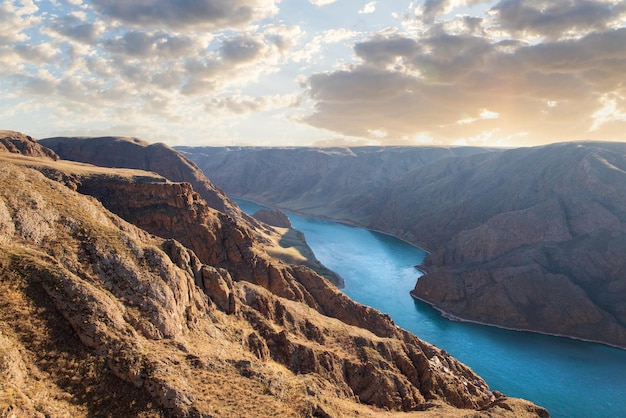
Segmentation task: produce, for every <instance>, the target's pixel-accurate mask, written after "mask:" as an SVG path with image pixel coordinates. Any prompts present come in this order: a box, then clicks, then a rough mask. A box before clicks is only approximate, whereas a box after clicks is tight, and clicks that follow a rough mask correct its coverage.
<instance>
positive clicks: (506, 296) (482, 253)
mask: <svg viewBox="0 0 626 418" xmlns="http://www.w3.org/2000/svg"><path fill="white" fill-rule="evenodd" d="M479 151H480V152H479ZM185 152H187V155H188V156H189V157H190V158H192V159H195V160H196V161H198V163H199V164H200V166H201V167H202V168H203V169H204V170H205V171H206V172H207V174H208V175H213V174H216V175H217V177H215V181H216V182H217V184H219V185H220V186H221V187H224V189H225V190H226V191H227V192H232V193H235V194H236V195H238V196H241V197H244V198H252V199H254V200H257V201H260V202H263V203H265V204H268V205H274V206H276V205H277V206H283V207H285V208H289V209H294V210H300V211H304V212H307V213H310V214H314V215H318V216H331V217H336V218H339V219H342V220H348V221H352V222H355V223H358V224H361V225H364V226H366V227H370V228H373V229H378V230H383V231H386V232H390V233H392V234H394V235H396V236H399V237H401V238H403V239H405V240H408V241H409V242H412V243H414V244H416V245H419V246H421V247H423V248H426V249H428V250H429V251H431V254H430V256H429V257H428V258H427V259H426V262H425V265H424V266H423V267H424V269H425V270H426V272H427V274H426V275H425V276H424V277H422V278H421V279H420V280H419V282H418V284H417V286H416V288H415V290H414V291H413V295H414V296H416V297H418V298H420V299H422V300H425V301H427V302H429V303H431V304H433V305H434V306H436V307H438V308H439V309H441V310H444V311H446V312H448V313H450V314H452V315H454V316H456V317H458V318H463V319H468V320H473V321H478V322H483V323H488V324H493V325H498V326H504V327H509V328H519V329H527V330H534V331H541V332H546V333H551V334H560V335H568V336H573V337H577V338H583V339H589V340H594V341H600V342H604V343H608V344H612V345H616V346H620V347H626V316H625V315H624V308H623V306H624V304H623V301H624V300H626V290H625V289H626V284H625V283H626V281H625V280H626V279H625V277H626V274H625V273H626V264H624V263H625V261H624V258H623V257H622V256H621V255H620V254H623V253H624V252H625V251H626V233H625V232H626V229H625V226H624V225H625V221H626V218H625V217H624V214H625V213H626V200H625V198H624V196H626V193H625V192H626V190H624V185H626V181H625V180H626V178H625V174H624V173H625V172H626V162H625V157H624V155H626V145H624V144H621V143H584V142H581V143H564V144H555V145H551V146H545V147H536V148H522V149H516V150H506V151H489V150H484V149H479V150H475V151H474V152H471V151H468V150H466V149H461V150H455V151H454V152H452V151H450V150H447V149H438V150H437V149H432V148H426V149H422V148H413V149H408V150H407V149H406V148H397V149H396V148H392V149H378V150H373V149H357V150H355V151H353V152H351V151H350V150H332V151H328V150H313V149H311V150H302V149H297V150H285V149H281V150H275V151H272V150H268V149H256V150H254V149H253V150H250V149H241V150H239V149H232V148H227V149H218V150H214V149H210V148H200V149H196V150H192V149H186V150H185ZM421 154H424V155H423V156H422V157H419V156H420V155H421ZM303 156H307V157H306V158H309V157H311V156H313V157H312V159H311V162H309V163H308V165H307V163H305V162H302V161H300V159H301V158H305V157H303ZM261 157H262V158H261ZM329 161H332V162H329ZM411 161H414V162H413V163H411ZM312 165H314V166H315V168H314V167H311V166H312ZM339 165H342V166H343V168H342V169H341V170H340V171H338V170H339V169H338V168H337V166H339ZM295 166H297V170H296V169H295ZM225 167H228V168H225ZM214 170H215V171H214ZM222 170H230V171H229V172H228V178H221V177H219V175H218V173H217V171H222ZM339 172H341V173H342V174H341V177H339V176H338V175H337V173H339ZM291 178H294V180H293V181H294V182H295V183H294V187H292V188H291V187H289V184H290V183H289V179H291ZM336 178H341V179H342V180H340V181H334V179H336ZM270 179H279V180H280V179H282V180H284V183H283V182H281V181H278V182H275V181H271V180H270ZM306 179H308V181H309V183H310V184H309V183H307V182H306V181H305V180H306ZM284 184H287V187H283V186H284Z"/></svg>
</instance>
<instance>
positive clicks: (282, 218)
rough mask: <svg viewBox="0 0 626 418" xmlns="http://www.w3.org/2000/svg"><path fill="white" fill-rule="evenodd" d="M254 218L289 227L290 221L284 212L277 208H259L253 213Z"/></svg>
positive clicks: (269, 223) (281, 226)
mask: <svg viewBox="0 0 626 418" xmlns="http://www.w3.org/2000/svg"><path fill="white" fill-rule="evenodd" d="M252 216H254V217H255V218H256V219H258V220H259V221H261V222H264V223H266V224H268V225H272V226H277V227H279V228H291V221H290V220H289V218H288V217H287V215H285V213H284V212H282V211H280V210H277V209H261V210H258V211H256V212H255V213H254V215H252Z"/></svg>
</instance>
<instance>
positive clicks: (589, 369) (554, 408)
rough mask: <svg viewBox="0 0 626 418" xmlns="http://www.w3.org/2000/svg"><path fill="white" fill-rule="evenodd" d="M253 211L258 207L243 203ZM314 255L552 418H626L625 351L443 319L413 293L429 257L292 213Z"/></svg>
mask: <svg viewBox="0 0 626 418" xmlns="http://www.w3.org/2000/svg"><path fill="white" fill-rule="evenodd" d="M237 203H238V204H239V205H240V206H241V208H242V209H243V210H244V211H246V212H248V213H252V212H254V211H256V210H257V209H258V208H259V206H258V205H255V204H254V203H251V202H246V201H241V200H238V201H237ZM287 214H288V215H289V218H290V219H291V222H292V223H293V226H294V228H296V229H299V230H300V231H302V232H304V234H305V236H306V239H307V242H308V243H309V245H310V246H311V248H312V249H313V251H314V252H315V255H316V256H317V258H318V259H319V260H320V261H321V262H322V263H324V264H325V265H326V266H327V267H328V268H330V269H332V270H334V271H335V272H337V273H338V274H340V275H341V276H342V277H343V279H344V280H345V283H346V286H345V288H344V289H343V291H344V292H345V293H346V294H347V295H348V296H350V297H351V298H352V299H354V300H356V301H358V302H361V303H363V304H366V305H369V306H372V307H374V308H376V309H378V310H380V311H382V312H386V313H388V314H389V315H390V316H391V317H392V318H393V320H394V321H395V322H396V324H398V325H399V326H401V327H403V328H405V329H407V330H409V331H411V332H412V333H414V334H415V335H417V336H418V337H420V338H421V339H423V340H425V341H428V342H430V343H432V344H435V345H436V346H438V347H440V348H442V349H444V350H446V351H447V352H449V353H450V354H452V355H453V356H454V357H456V358H457V359H459V360H461V361H462V362H463V363H465V364H467V365H468V366H470V367H471V368H472V369H473V370H474V371H475V372H477V373H478V374H479V375H480V376H482V377H483V378H484V379H485V380H486V381H487V383H488V384H489V386H490V387H491V388H492V389H496V390H499V391H501V392H503V393H505V394H507V395H508V396H513V397H519V398H524V399H528V400H531V401H533V402H535V403H536V404H538V405H542V406H544V407H545V408H547V409H548V410H549V411H550V414H551V415H552V416H553V417H585V418H587V417H607V418H609V417H610V418H613V417H626V351H625V350H619V349H616V348H611V347H606V346H603V345H600V344H593V343H587V342H582V341H576V340H572V339H568V338H559V337H552V336H546V335H539V334H533V333H528V332H518V331H508V330H502V329H498V328H494V327H486V326H482V325H477V324H469V323H462V322H453V321H449V320H447V319H444V318H442V317H441V316H440V315H439V313H438V312H437V311H436V310H434V309H432V308H431V307H430V306H428V305H427V304H425V303H422V302H419V301H416V300H414V299H413V298H412V297H411V296H410V295H409V291H410V290H411V289H412V288H413V286H414V285H415V281H416V280H417V278H418V277H419V272H418V271H417V270H415V268H414V267H413V266H414V265H416V264H419V263H420V262H421V261H422V260H423V258H424V256H425V253H424V252H423V251H422V250H421V249H419V248H416V247H413V246H411V245H409V244H407V243H405V242H403V241H400V240H398V239H396V238H393V237H390V236H388V235H384V234H380V233H377V232H372V231H368V230H366V229H362V228H356V227H351V226H348V225H344V224H340V223H337V222H333V221H328V220H321V219H316V218H306V217H302V216H297V215H294V214H292V213H287Z"/></svg>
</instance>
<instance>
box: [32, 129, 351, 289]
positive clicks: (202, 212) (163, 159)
mask: <svg viewBox="0 0 626 418" xmlns="http://www.w3.org/2000/svg"><path fill="white" fill-rule="evenodd" d="M39 144H41V145H42V146H45V147H50V148H52V149H54V150H55V151H56V152H58V153H59V155H60V156H61V157H62V158H64V159H66V160H72V161H78V162H83V163H89V164H94V165H98V166H103V167H120V168H132V169H139V170H147V171H151V172H155V173H157V174H160V175H161V176H163V177H165V178H166V179H168V180H170V181H173V182H184V183H188V184H189V185H188V186H181V187H187V192H188V191H189V187H191V188H193V191H194V192H197V194H198V195H199V196H196V197H194V199H195V200H196V201H198V202H199V203H197V204H196V207H195V209H194V210H193V211H192V212H193V213H189V216H190V218H189V219H186V220H185V222H183V223H181V222H178V225H179V227H178V229H177V231H173V235H172V236H173V237H175V238H177V239H178V238H180V237H181V236H183V235H185V236H188V234H187V233H188V231H187V230H186V229H185V228H187V226H185V228H182V227H181V225H183V224H184V225H189V224H190V223H193V222H199V223H201V222H203V221H204V220H205V218H206V217H207V216H208V215H207V214H206V213H208V212H211V215H210V216H211V217H213V218H214V219H212V220H210V221H209V222H211V223H212V224H213V225H217V224H218V223H219V222H223V224H225V225H226V224H228V225H234V224H237V225H238V228H239V230H240V233H241V234H243V235H244V236H255V237H256V238H257V239H258V240H260V241H262V242H268V243H271V247H272V248H271V250H270V252H271V253H272V255H273V256H275V257H278V258H282V259H283V260H284V261H289V262H291V263H293V264H302V265H305V266H308V267H311V268H313V269H314V270H315V271H317V272H318V273H320V274H322V275H323V276H324V277H325V278H327V279H328V280H330V281H331V282H332V283H334V284H336V285H338V286H340V287H341V286H343V280H342V279H341V277H339V276H337V275H336V274H335V273H333V272H332V271H330V270H329V269H327V268H326V267H325V266H324V265H322V264H321V263H320V262H319V261H318V260H317V259H316V258H315V256H314V255H313V252H312V251H311V249H310V248H309V247H308V245H307V244H306V241H305V240H304V236H303V235H302V234H300V233H298V232H297V231H293V230H291V229H288V230H279V229H277V228H272V227H270V226H268V225H264V224H260V223H259V222H257V221H256V220H255V218H253V217H250V216H248V215H246V214H244V213H243V212H242V211H241V210H240V209H239V207H238V206H237V205H236V204H235V203H234V202H233V201H232V200H230V199H229V198H228V196H226V195H225V194H224V193H223V192H222V190H221V189H219V188H217V187H215V186H214V185H213V184H212V183H211V181H210V180H209V179H208V178H207V177H206V176H205V175H204V173H203V172H202V171H201V170H200V169H199V168H198V166H197V165H196V164H195V163H193V162H191V161H190V160H189V159H187V158H186V157H185V156H183V155H182V154H180V153H179V152H177V151H175V150H174V149H172V148H170V147H169V146H167V145H165V144H161V143H155V144H149V143H147V142H145V141H142V140H140V139H138V138H125V137H97V138H90V137H55V138H46V139H42V140H39ZM119 186H121V185H120V184H117V185H114V186H113V187H112V188H111V187H108V186H107V185H105V184H103V183H102V182H101V181H100V180H95V179H90V180H88V181H86V182H85V184H82V185H81V191H82V192H83V193H87V194H94V195H96V196H97V197H98V198H100V199H101V200H102V201H105V202H107V204H108V205H109V206H110V205H115V207H114V208H111V207H109V209H112V210H114V211H115V212H116V213H118V214H120V215H121V216H122V217H124V219H127V220H130V221H131V222H135V223H137V222H138V223H139V224H140V225H141V226H142V227H143V228H146V229H148V230H151V231H154V233H155V234H157V235H158V234H159V233H160V232H162V229H163V227H162V226H161V225H159V222H162V219H161V220H156V219H155V218H154V216H152V215H150V219H148V220H146V219H142V215H141V212H142V211H144V208H148V207H150V208H151V210H152V209H155V208H154V207H152V206H151V202H150V199H151V197H150V196H148V197H147V200H146V201H143V202H137V203H135V204H134V206H133V207H128V208H126V207H125V206H126V204H127V201H126V200H127V196H125V194H130V195H132V194H133V191H132V188H133V185H132V184H130V185H129V184H126V185H125V186H124V187H119ZM157 189H158V188H157ZM122 190H124V191H123V192H122ZM155 190H156V189H155ZM159 190H160V189H159ZM172 199H175V198H174V197H173V198H172ZM200 200H202V202H200ZM204 202H206V203H207V204H208V206H209V208H206V207H204V206H206V205H204ZM180 204H181V203H180V202H177V203H173V204H172V205H171V208H173V210H174V211H176V210H177V209H178V206H180ZM161 210H163V211H166V212H167V210H168V209H167V207H162V208H161ZM218 212H219V213H218ZM164 215H165V216H166V217H167V214H164ZM218 217H219V218H220V219H219V221H218V220H217V218H218ZM131 218H132V219H131ZM175 222H177V221H175ZM149 223H150V224H149ZM181 228H182V229H181ZM218 229H219V228H218ZM216 239H219V237H214V236H213V234H212V233H211V232H207V230H202V231H198V235H197V236H194V237H188V240H193V241H194V242H193V244H192V243H191V242H186V243H185V244H186V245H189V246H191V248H193V249H194V250H195V251H196V252H197V254H198V255H200V256H201V257H208V256H209V255H208V254H207V251H209V250H207V248H211V247H207V246H206V245H204V244H205V243H206V242H208V243H210V245H211V246H213V245H214V244H215V243H216V241H215V240H216ZM276 244H278V245H276ZM224 245H226V246H229V245H231V244H230V243H224ZM223 250H225V248H223V246H219V245H218V247H216V248H215V249H213V250H212V255H211V257H213V259H217V258H219V257H222V255H220V254H221V251H223ZM228 251H231V255H232V251H235V250H233V249H232V248H229V249H228Z"/></svg>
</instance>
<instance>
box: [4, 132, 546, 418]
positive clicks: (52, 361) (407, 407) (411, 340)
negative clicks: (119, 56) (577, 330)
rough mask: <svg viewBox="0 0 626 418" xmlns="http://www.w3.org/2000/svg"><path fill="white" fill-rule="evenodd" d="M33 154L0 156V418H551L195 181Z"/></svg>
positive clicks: (15, 153)
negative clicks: (475, 416) (326, 274)
mask: <svg viewBox="0 0 626 418" xmlns="http://www.w3.org/2000/svg"><path fill="white" fill-rule="evenodd" d="M26 139H27V138H26ZM21 149H22V148H20V147H19V146H16V147H15V148H12V150H11V151H9V150H8V148H7V149H0V291H1V292H2V295H3V297H2V300H1V302H0V402H1V406H2V411H3V414H4V413H5V412H6V413H8V416H99V415H107V416H108V415H110V416H173V417H207V418H208V417H213V416H246V417H261V416H270V415H281V416H310V417H315V416H318V417H319V416H322V417H324V416H371V417H373V416H400V415H398V414H399V413H400V412H403V411H415V410H419V411H422V412H421V413H422V414H423V416H442V415H444V416H467V414H468V409H469V410H474V412H476V413H480V414H486V415H487V416H509V417H517V416H541V417H545V416H547V412H546V411H545V410H544V409H542V408H540V407H537V406H535V405H532V404H531V403H529V402H526V401H522V400H516V399H509V398H506V397H504V396H503V395H501V394H499V393H497V392H492V391H490V390H489V388H488V387H487V385H486V384H485V382H484V381H482V380H481V379H480V378H479V377H478V376H477V375H475V374H474V373H473V372H472V371H471V370H470V369H469V368H467V367H465V366H463V365H462V364H460V363H459V362H458V361H456V360H454V359H453V358H452V357H450V355H449V354H447V353H446V352H444V351H442V350H439V349H437V348H435V347H433V346H431V345H429V344H427V343H425V342H423V341H420V340H419V339H418V338H417V337H415V336H413V335H411V334H409V333H408V332H406V331H404V330H402V329H400V328H398V327H396V326H395V325H394V324H393V322H392V321H391V320H390V319H389V317H388V316H386V315H383V314H381V313H380V312H377V311H375V310H373V309H371V308H368V307H365V306H363V305H360V304H357V303H355V302H353V301H352V300H350V299H349V298H348V297H347V296H345V295H344V294H343V293H341V292H340V291H339V290H337V289H336V288H335V287H334V286H332V285H331V284H330V283H329V282H328V281H326V280H324V279H323V278H322V277H320V276H319V275H317V274H316V273H315V272H314V271H312V270H311V269H309V268H306V267H303V266H297V265H292V264H288V263H285V262H283V261H281V260H279V259H276V258H275V257H273V256H272V255H271V252H270V250H271V248H272V246H273V245H274V244H273V243H272V242H271V240H263V239H260V238H258V237H257V236H256V235H254V234H250V233H249V228H248V227H247V226H246V225H241V224H239V221H238V220H236V219H234V218H232V217H230V216H228V215H226V214H225V213H223V212H220V211H217V210H215V209H213V208H211V207H209V206H208V204H207V203H206V202H205V201H204V200H203V199H202V198H201V197H200V195H199V194H198V193H196V192H194V191H193V189H192V188H191V186H190V184H189V183H186V182H171V181H169V180H167V179H165V178H164V177H162V176H160V175H158V174H155V173H151V172H147V171H139V170H134V169H133V170H131V169H120V168H106V167H96V166H92V165H87V164H78V163H74V162H69V161H65V160H56V161H55V160H52V159H50V158H47V157H33V156H30V155H23V154H22V153H21V151H20V150H21Z"/></svg>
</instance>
